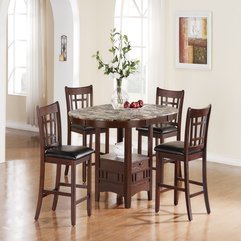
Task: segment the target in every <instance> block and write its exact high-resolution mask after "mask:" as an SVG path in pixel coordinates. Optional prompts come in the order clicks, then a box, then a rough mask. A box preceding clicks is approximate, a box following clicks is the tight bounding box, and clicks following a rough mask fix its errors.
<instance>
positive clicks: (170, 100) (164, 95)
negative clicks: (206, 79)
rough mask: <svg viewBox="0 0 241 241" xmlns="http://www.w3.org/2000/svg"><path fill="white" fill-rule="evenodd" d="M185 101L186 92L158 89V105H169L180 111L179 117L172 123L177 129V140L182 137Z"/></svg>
mask: <svg viewBox="0 0 241 241" xmlns="http://www.w3.org/2000/svg"><path fill="white" fill-rule="evenodd" d="M183 100H184V90H167V89H161V88H159V87H157V89H156V104H157V105H167V106H172V107H175V108H177V109H178V113H177V117H176V118H175V119H173V120H172V123H173V124H174V125H175V126H176V127H177V130H178V135H177V140H180V137H181V123H182V108H183Z"/></svg>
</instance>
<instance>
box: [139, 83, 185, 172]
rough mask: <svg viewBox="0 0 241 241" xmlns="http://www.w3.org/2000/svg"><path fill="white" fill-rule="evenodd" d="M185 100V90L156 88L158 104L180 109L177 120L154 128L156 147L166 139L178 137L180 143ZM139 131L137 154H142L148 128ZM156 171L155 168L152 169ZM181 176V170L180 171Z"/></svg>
mask: <svg viewBox="0 0 241 241" xmlns="http://www.w3.org/2000/svg"><path fill="white" fill-rule="evenodd" d="M183 100H184V90H167V89H161V88H159V87H157V88H156V104H157V105H165V106H172V107H175V108H177V109H178V113H177V116H176V118H175V119H173V120H172V121H171V122H169V123H165V124H163V123H162V124H157V125H154V126H153V138H155V142H156V145H158V143H163V142H164V140H165V139H166V138H169V137H176V139H177V140H178V141H179V140H180V138H181V123H182V107H183ZM136 130H137V131H138V148H137V152H138V153H139V154H141V152H142V137H143V136H148V127H145V126H144V127H140V128H136ZM165 162H171V160H165ZM152 169H153V170H155V169H156V168H155V167H152ZM179 173H180V175H181V168H180V170H179Z"/></svg>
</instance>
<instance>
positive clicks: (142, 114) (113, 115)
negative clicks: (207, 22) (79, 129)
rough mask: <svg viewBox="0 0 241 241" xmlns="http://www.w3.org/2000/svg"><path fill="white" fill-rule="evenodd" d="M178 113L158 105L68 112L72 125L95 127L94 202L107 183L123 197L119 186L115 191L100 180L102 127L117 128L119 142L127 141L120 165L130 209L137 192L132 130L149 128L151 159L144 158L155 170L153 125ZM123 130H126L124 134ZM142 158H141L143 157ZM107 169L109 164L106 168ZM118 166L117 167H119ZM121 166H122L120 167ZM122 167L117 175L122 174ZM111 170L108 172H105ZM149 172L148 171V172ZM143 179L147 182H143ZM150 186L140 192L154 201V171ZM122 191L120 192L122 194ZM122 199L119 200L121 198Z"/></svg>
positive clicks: (125, 195) (102, 106) (96, 107)
mask: <svg viewBox="0 0 241 241" xmlns="http://www.w3.org/2000/svg"><path fill="white" fill-rule="evenodd" d="M176 114H177V109H176V108H173V107H168V106H164V107H162V106H157V105H145V106H144V108H142V109H139V110H128V109H118V110H114V109H113V108H112V106H111V105H101V106H94V107H92V108H88V109H85V110H84V111H78V110H76V111H71V112H70V113H69V115H70V117H71V119H72V122H73V123H78V124H82V125H87V126H94V127H95V128H96V142H95V143H96V146H95V200H96V201H99V197H100V192H101V191H103V190H105V191H107V183H106V182H107V181H109V184H108V187H110V189H111V190H108V191H114V192H115V193H117V194H118V195H120V191H119V187H118V185H116V186H115V187H116V190H114V189H113V188H112V185H113V180H111V179H108V178H107V179H106V180H105V183H103V182H102V180H100V168H101V167H102V164H101V162H102V157H100V129H101V128H117V129H118V130H119V131H118V139H119V141H120V140H122V138H123V136H124V140H125V147H124V149H125V153H124V162H123V164H122V165H121V166H122V167H123V168H124V177H123V184H122V185H123V187H122V189H121V190H122V192H124V194H123V197H124V201H125V207H126V208H130V207H131V197H132V196H133V195H134V193H136V190H137V189H136V187H135V184H134V183H133V182H132V177H133V163H135V162H136V160H135V157H133V155H132V129H133V128H136V127H141V126H148V130H149V131H148V137H149V139H151V140H149V141H148V149H149V150H150V151H148V156H144V155H143V156H142V158H145V160H146V161H147V162H148V168H149V169H152V158H153V156H152V151H151V150H152V138H153V133H152V131H153V129H152V125H153V124H155V123H160V122H162V123H165V122H169V121H170V120H171V119H172V118H175V117H176ZM122 129H124V131H122ZM140 156H141V155H140ZM113 161H115V159H113V160H110V158H107V159H104V162H105V164H106V162H109V165H112V166H113V165H115V164H113ZM105 166H107V164H106V165H105ZM116 166H118V164H116ZM118 167H119V166H118ZM120 169H121V168H120V167H119V171H118V173H119V174H120V173H122V171H121V170H120ZM104 171H108V170H104ZM147 171H148V170H147ZM143 180H144V179H143ZM148 184H149V186H148V188H147V183H146V181H145V182H142V183H139V187H138V188H139V189H138V190H140V191H141V190H142V191H147V192H148V199H149V200H151V199H152V172H150V177H149V183H148ZM122 192H121V193H122ZM119 200H120V199H119Z"/></svg>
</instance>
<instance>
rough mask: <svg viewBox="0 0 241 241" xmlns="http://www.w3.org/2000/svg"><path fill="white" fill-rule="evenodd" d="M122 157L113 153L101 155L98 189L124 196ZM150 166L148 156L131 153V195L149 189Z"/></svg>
mask: <svg viewBox="0 0 241 241" xmlns="http://www.w3.org/2000/svg"><path fill="white" fill-rule="evenodd" d="M124 176H125V175H124V158H118V157H116V155H115V154H106V155H101V157H100V169H99V191H100V192H106V191H108V192H114V193H116V194H118V195H119V196H125V190H124V185H123V184H124ZM150 178H151V167H150V163H149V158H148V156H144V155H139V154H132V170H131V196H133V195H135V194H136V193H138V192H140V191H150Z"/></svg>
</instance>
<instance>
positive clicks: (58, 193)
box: [43, 189, 71, 197]
mask: <svg viewBox="0 0 241 241" xmlns="http://www.w3.org/2000/svg"><path fill="white" fill-rule="evenodd" d="M43 193H44V194H43V196H44V197H45V196H47V195H49V194H57V195H60V196H66V197H70V196H71V193H68V192H60V191H57V190H55V189H54V190H43Z"/></svg>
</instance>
